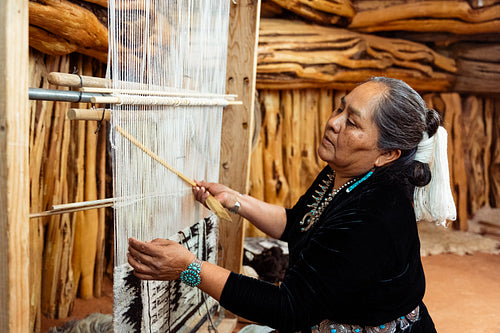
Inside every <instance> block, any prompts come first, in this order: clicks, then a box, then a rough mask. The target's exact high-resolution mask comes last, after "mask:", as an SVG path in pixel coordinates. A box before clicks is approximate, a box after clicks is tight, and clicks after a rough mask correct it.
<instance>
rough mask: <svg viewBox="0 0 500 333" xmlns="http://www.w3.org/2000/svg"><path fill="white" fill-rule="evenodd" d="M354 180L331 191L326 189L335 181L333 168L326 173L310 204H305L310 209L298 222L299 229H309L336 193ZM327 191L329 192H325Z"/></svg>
mask: <svg viewBox="0 0 500 333" xmlns="http://www.w3.org/2000/svg"><path fill="white" fill-rule="evenodd" d="M355 181H357V178H353V179H351V180H348V181H347V183H345V184H344V185H342V186H341V187H339V188H334V189H333V190H332V191H328V190H329V189H330V187H331V185H332V183H335V171H334V170H333V171H332V173H330V174H328V177H327V179H323V182H322V184H320V185H319V188H320V190H316V191H315V192H316V196H314V195H313V199H314V202H313V203H312V204H310V205H307V207H309V208H310V209H311V210H310V211H309V212H307V213H306V214H305V215H304V217H303V218H302V220H301V221H300V222H299V224H300V231H302V232H306V231H307V230H309V229H310V228H311V227H312V226H313V225H314V224H315V223H316V222H317V221H318V220H319V218H320V217H321V214H323V211H324V210H325V209H326V207H328V205H329V204H330V202H331V201H332V200H333V197H335V195H337V193H339V192H340V191H342V189H343V188H345V187H346V186H349V185H351V184H352V183H354V182H355ZM327 192H329V193H328V194H327Z"/></svg>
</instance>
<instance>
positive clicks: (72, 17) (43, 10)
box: [29, 0, 108, 61]
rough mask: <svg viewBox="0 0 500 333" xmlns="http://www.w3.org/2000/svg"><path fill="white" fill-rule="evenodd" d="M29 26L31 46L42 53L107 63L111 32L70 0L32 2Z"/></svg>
mask: <svg viewBox="0 0 500 333" xmlns="http://www.w3.org/2000/svg"><path fill="white" fill-rule="evenodd" d="M29 23H30V46H32V47H34V48H36V49H38V50H39V51H41V52H44V53H47V54H52V55H63V54H68V53H70V52H74V51H76V52H79V53H82V54H86V55H90V56H93V57H96V58H97V59H99V60H101V61H103V60H104V61H106V56H105V55H107V51H108V30H107V28H106V27H105V26H104V25H103V24H102V23H101V22H100V21H99V19H98V18H97V16H95V14H94V13H93V12H91V11H90V10H87V9H85V8H84V7H82V6H79V5H77V4H74V3H72V2H70V1H68V0H44V1H43V2H42V1H40V2H34V1H30V2H29ZM32 34H33V35H32ZM75 47H76V50H75ZM51 48H53V49H54V51H52V52H51V51H50V49H51ZM64 49H66V50H67V51H68V52H67V53H64V52H63V50H64Z"/></svg>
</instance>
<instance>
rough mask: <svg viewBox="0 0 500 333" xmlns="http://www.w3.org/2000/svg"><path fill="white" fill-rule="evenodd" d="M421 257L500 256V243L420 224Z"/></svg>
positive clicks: (440, 227)
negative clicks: (447, 254)
mask: <svg viewBox="0 0 500 333" xmlns="http://www.w3.org/2000/svg"><path fill="white" fill-rule="evenodd" d="M418 232H419V235H420V243H421V245H420V254H421V256H428V255H437V254H443V253H453V254H458V255H465V254H473V253H474V252H485V253H491V254H500V242H499V241H497V240H495V239H493V238H489V237H485V236H482V235H479V234H476V233H472V232H465V231H457V230H452V229H451V228H448V229H446V228H444V227H442V226H437V225H435V224H432V223H426V222H421V223H419V224H418Z"/></svg>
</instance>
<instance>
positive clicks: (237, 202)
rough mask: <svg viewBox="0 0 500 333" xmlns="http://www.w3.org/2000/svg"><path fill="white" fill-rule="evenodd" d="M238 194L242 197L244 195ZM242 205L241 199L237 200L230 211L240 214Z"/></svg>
mask: <svg viewBox="0 0 500 333" xmlns="http://www.w3.org/2000/svg"><path fill="white" fill-rule="evenodd" d="M238 195H239V196H240V197H242V196H243V194H241V193H238ZM240 207H241V203H240V202H239V201H236V203H235V204H234V206H233V207H231V208H229V211H230V212H231V213H233V214H238V211H239V210H240Z"/></svg>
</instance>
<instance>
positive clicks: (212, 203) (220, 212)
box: [116, 126, 232, 221]
mask: <svg viewBox="0 0 500 333" xmlns="http://www.w3.org/2000/svg"><path fill="white" fill-rule="evenodd" d="M116 130H117V131H118V133H120V134H121V135H122V136H123V137H124V138H126V139H127V140H129V141H130V142H132V143H133V144H134V145H136V146H137V147H138V148H139V149H141V150H142V151H143V152H144V153H146V154H147V155H149V156H150V157H151V158H153V159H154V160H155V161H157V162H158V163H160V164H161V165H163V166H164V167H166V168H167V169H168V170H170V171H172V172H173V173H174V174H176V175H177V176H179V178H181V179H182V180H183V181H185V182H186V183H188V184H189V185H191V186H197V185H196V183H195V182H194V181H193V180H192V179H190V178H188V177H187V176H186V175H184V174H183V173H181V172H180V171H178V170H176V169H175V168H174V167H172V166H171V165H170V164H168V163H167V162H165V161H164V160H162V159H161V158H160V156H158V155H156V154H155V153H154V152H152V151H151V150H149V149H148V148H147V147H146V146H144V145H143V144H142V143H140V142H139V141H137V139H136V138H134V137H133V136H132V135H130V134H129V133H128V132H127V131H125V130H124V129H123V128H121V127H120V126H116ZM206 204H207V206H208V208H210V210H211V211H212V212H214V213H215V215H217V216H218V217H219V218H221V219H223V220H226V221H232V220H231V217H230V216H229V214H228V213H227V212H226V210H225V209H224V207H223V206H222V204H221V203H220V202H219V201H218V200H217V199H215V198H214V196H213V195H212V194H209V195H208V198H207V200H206Z"/></svg>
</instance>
